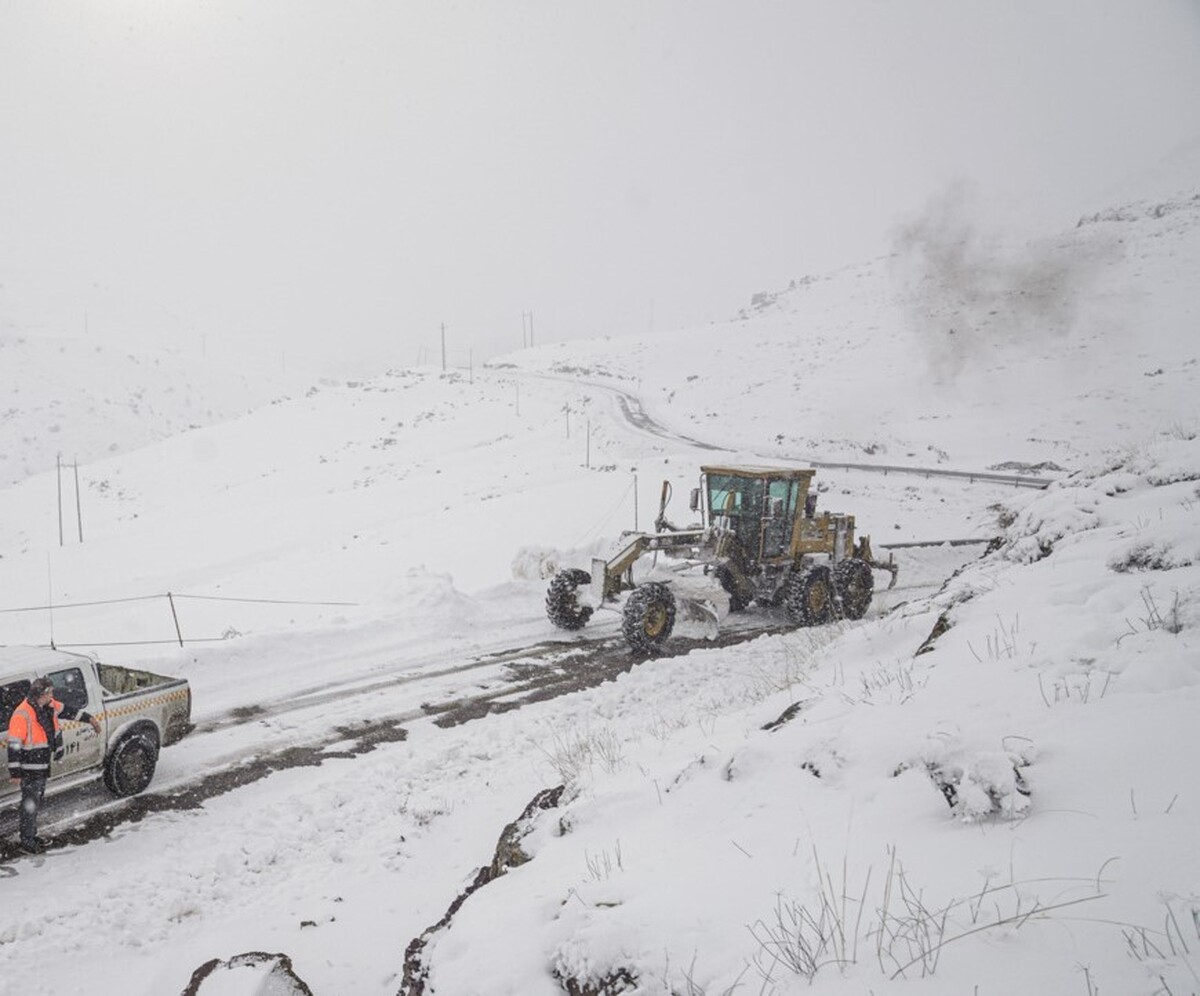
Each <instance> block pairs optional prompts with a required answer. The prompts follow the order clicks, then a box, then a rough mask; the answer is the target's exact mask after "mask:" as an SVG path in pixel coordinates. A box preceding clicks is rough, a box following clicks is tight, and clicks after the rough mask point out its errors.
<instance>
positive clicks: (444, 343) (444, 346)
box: [442, 322, 446, 373]
mask: <svg viewBox="0 0 1200 996" xmlns="http://www.w3.org/2000/svg"><path fill="white" fill-rule="evenodd" d="M445 372H446V323H445V322H442V373H445Z"/></svg>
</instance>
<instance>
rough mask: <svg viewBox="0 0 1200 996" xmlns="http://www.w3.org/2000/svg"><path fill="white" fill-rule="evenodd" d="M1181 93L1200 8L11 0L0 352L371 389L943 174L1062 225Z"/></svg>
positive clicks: (1108, 180) (770, 272) (781, 246)
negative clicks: (372, 379) (82, 351)
mask: <svg viewBox="0 0 1200 996" xmlns="http://www.w3.org/2000/svg"><path fill="white" fill-rule="evenodd" d="M1197 94H1200V4H1198V3H1196V2H1194V0H1146V2H1133V0H1129V2H1111V0H1089V2H1087V3H1073V2H1065V0H1046V2H1033V0H1026V2H1019V0H1018V2H1011V0H1005V2H1003V3H1001V2H998V0H997V2H994V3H983V2H964V0H938V2H933V0H920V2H904V3H883V2H879V3H872V2H865V0H856V2H838V3H816V2H802V0H795V2H756V0H747V2H736V3H734V2H713V0H662V2H655V0H640V2H625V0H615V2H604V3H583V2H573V0H567V2H550V0H546V2H541V3H533V2H526V0H504V2H499V0H495V2H478V0H463V2H457V3H453V4H451V3H447V2H444V0H443V2H437V3H434V2H411V0H403V2H400V0H339V2H336V3H335V2H332V0H326V2H318V0H253V2H242V3H237V2H234V0H107V2H104V3H97V2H94V0H93V2H80V0H75V2H65V0H56V2H54V3H30V2H26V0H0V141H2V143H3V144H2V146H0V284H2V285H3V286H2V287H0V334H14V333H16V334H30V335H49V334H69V335H82V334H84V332H85V329H86V334H87V335H89V336H92V337H94V338H95V339H96V341H97V342H103V341H109V340H112V341H118V340H121V339H122V338H129V337H131V336H138V337H141V341H147V342H148V341H155V342H158V343H160V344H162V345H167V346H170V347H172V348H178V349H182V350H189V351H194V352H195V353H196V354H197V355H198V354H199V353H200V352H201V350H203V351H205V352H207V353H209V354H210V355H214V356H219V355H221V354H222V353H225V354H227V355H233V354H234V351H235V349H236V348H242V347H243V346H248V347H252V348H254V349H256V350H258V351H260V352H262V353H263V354H264V355H273V354H276V353H278V354H281V355H282V354H283V353H285V352H286V353H287V354H288V355H290V356H292V357H294V358H295V360H296V361H297V362H299V361H300V360H301V358H302V357H304V356H306V355H309V354H312V355H316V354H324V355H333V356H339V357H341V358H342V359H344V360H346V361H347V362H348V363H350V364H351V365H353V364H354V362H355V360H356V358H358V357H361V358H362V360H359V361H357V365H358V367H359V372H369V370H370V369H371V367H372V366H373V365H376V364H380V363H393V364H410V363H413V362H415V361H416V360H417V359H418V357H419V355H421V354H420V353H419V349H420V348H421V347H426V349H427V352H426V354H424V358H425V359H428V360H429V361H431V362H432V361H435V360H436V359H437V349H438V340H439V325H440V323H442V322H445V323H446V325H447V329H448V332H447V339H448V342H449V344H450V352H451V356H450V359H451V362H453V363H465V362H466V360H467V351H468V349H470V350H471V351H472V352H473V355H474V358H475V360H476V362H478V361H479V360H480V359H482V358H484V357H486V356H488V355H491V354H494V353H496V352H498V351H507V350H509V349H514V348H518V347H519V346H520V345H521V344H522V313H523V312H525V311H532V312H533V315H534V330H535V336H536V338H537V340H538V341H549V340H553V339H562V338H571V337H577V336H582V335H596V334H606V333H619V332H625V331H633V332H644V331H646V330H648V329H651V328H654V329H666V328H675V327H680V326H683V325H688V324H693V323H702V322H709V321H714V320H723V319H726V318H729V317H731V316H732V315H733V314H734V313H735V312H736V311H737V309H738V308H740V307H742V306H744V305H745V304H746V303H747V302H748V300H749V297H750V295H751V294H752V293H753V292H754V291H756V290H763V289H777V288H779V287H782V286H784V285H786V283H787V282H788V281H789V280H790V279H792V278H795V277H800V276H803V275H804V274H806V273H819V272H822V271H825V270H829V269H832V268H834V267H837V266H839V265H843V264H845V263H849V262H854V261H860V260H863V259H867V258H870V257H872V256H874V255H878V254H879V253H881V252H884V251H886V248H887V243H888V238H889V236H890V233H891V232H893V231H894V229H895V227H896V226H897V224H899V223H901V222H902V221H903V220H904V219H905V218H907V217H911V216H912V215H913V214H914V213H915V212H919V211H920V210H921V206H922V204H923V203H925V202H926V201H927V200H928V199H929V198H930V197H933V196H936V194H937V192H938V191H939V190H941V189H944V188H945V187H946V186H947V185H948V184H950V183H953V182H955V181H961V180H966V181H968V182H970V183H971V184H973V185H974V187H975V189H976V190H977V191H979V192H980V194H981V201H982V203H985V204H987V205H990V207H991V209H992V210H993V211H994V212H995V214H996V216H997V217H1001V218H1004V219H1005V220H1006V221H1007V222H1009V223H1018V222H1021V221H1026V222H1029V223H1033V221H1034V220H1037V221H1039V222H1041V223H1047V222H1053V223H1061V224H1070V223H1071V222H1072V221H1073V219H1074V218H1075V217H1076V216H1077V215H1078V214H1079V213H1080V212H1081V211H1083V210H1085V209H1086V208H1088V207H1093V206H1095V205H1096V203H1097V199H1098V198H1099V199H1100V200H1101V201H1102V200H1103V197H1104V194H1105V192H1106V191H1108V190H1110V189H1112V188H1113V187H1114V185H1115V184H1119V182H1120V181H1121V180H1122V179H1123V178H1125V177H1127V176H1129V175H1130V174H1131V173H1135V172H1136V171H1137V170H1139V169H1142V168H1144V167H1147V166H1151V165H1153V164H1154V163H1155V162H1156V161H1158V160H1159V159H1161V158H1162V157H1163V156H1164V155H1165V154H1166V153H1168V152H1169V151H1171V149H1173V148H1175V147H1177V146H1179V145H1180V144H1181V143H1186V142H1189V141H1194V140H1196V139H1197V137H1198V136H1200V100H1198V99H1197ZM348 368H349V367H346V366H344V367H343V369H344V370H345V369H348Z"/></svg>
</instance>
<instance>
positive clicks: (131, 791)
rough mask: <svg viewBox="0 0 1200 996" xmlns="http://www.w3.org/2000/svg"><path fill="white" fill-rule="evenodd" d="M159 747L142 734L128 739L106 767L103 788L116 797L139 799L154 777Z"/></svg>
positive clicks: (130, 736) (117, 747) (110, 755)
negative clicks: (136, 797) (139, 795)
mask: <svg viewBox="0 0 1200 996" xmlns="http://www.w3.org/2000/svg"><path fill="white" fill-rule="evenodd" d="M157 763H158V744H156V743H155V742H154V741H153V740H152V739H151V738H150V737H148V736H146V735H145V734H141V733H133V734H130V735H129V736H127V737H125V738H124V739H123V740H122V741H121V742H120V743H119V744H117V746H116V747H114V748H113V751H112V753H111V754H109V755H108V760H107V761H106V762H105V764H104V784H105V785H106V786H108V790H109V791H110V792H111V793H112V794H113V795H116V796H126V795H137V794H138V793H139V792H141V791H142V790H143V789H145V787H146V786H147V785H149V784H150V779H152V778H153V777H154V766H155V765H156V764H157Z"/></svg>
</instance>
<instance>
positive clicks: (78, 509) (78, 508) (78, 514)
mask: <svg viewBox="0 0 1200 996" xmlns="http://www.w3.org/2000/svg"><path fill="white" fill-rule="evenodd" d="M75 518H76V520H77V521H78V523H79V542H80V543H82V542H83V504H82V503H81V502H80V500H79V457H76V458H75Z"/></svg>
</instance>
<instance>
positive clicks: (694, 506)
mask: <svg viewBox="0 0 1200 996" xmlns="http://www.w3.org/2000/svg"><path fill="white" fill-rule="evenodd" d="M688 508H689V509H691V511H693V512H699V511H700V489H699V488H692V496H691V498H690V500H689V501H688Z"/></svg>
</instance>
